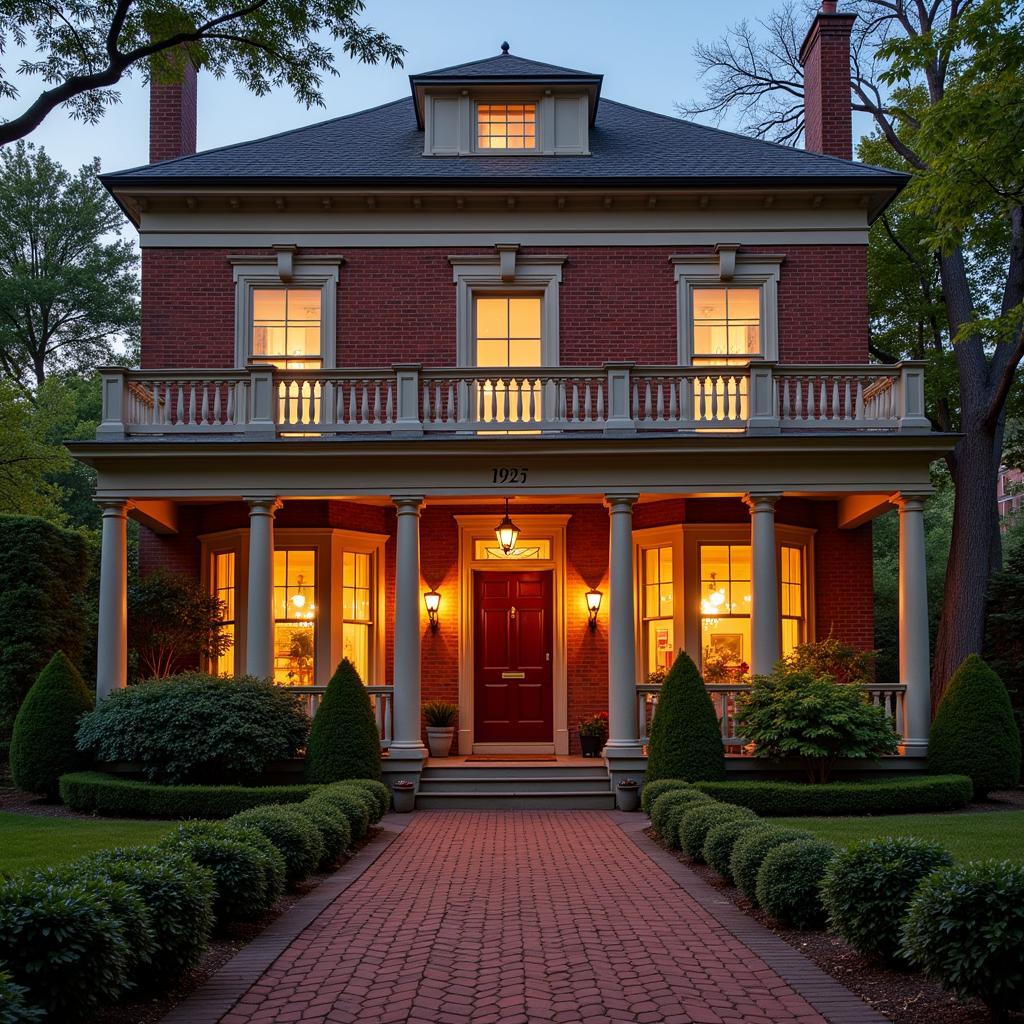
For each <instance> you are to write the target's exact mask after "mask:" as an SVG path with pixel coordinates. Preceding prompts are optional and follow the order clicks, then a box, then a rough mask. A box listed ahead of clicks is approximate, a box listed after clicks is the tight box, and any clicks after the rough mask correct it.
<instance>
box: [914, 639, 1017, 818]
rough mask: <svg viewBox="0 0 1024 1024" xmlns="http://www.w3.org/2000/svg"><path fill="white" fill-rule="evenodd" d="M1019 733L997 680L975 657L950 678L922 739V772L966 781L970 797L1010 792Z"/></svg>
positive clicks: (1014, 776)
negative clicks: (970, 787)
mask: <svg viewBox="0 0 1024 1024" xmlns="http://www.w3.org/2000/svg"><path fill="white" fill-rule="evenodd" d="M1020 757H1021V752H1020V733H1019V732H1018V731H1017V723H1016V722H1015V721H1014V718H1013V707H1012V706H1011V704H1010V697H1009V695H1008V694H1007V692H1006V687H1005V686H1003V683H1002V680H1001V679H1000V678H999V676H997V675H996V674H995V672H993V671H992V669H990V668H989V667H988V665H986V664H985V662H984V661H982V660H981V658H979V657H978V655H976V654H971V655H968V657H967V658H966V659H965V660H964V662H963V664H962V665H961V666H960V667H959V668H958V669H957V670H956V672H954V673H953V678H952V679H951V680H950V681H949V686H948V687H947V688H946V692H945V693H944V694H943V697H942V700H941V701H939V707H938V710H937V711H936V712H935V720H934V721H933V722H932V728H931V733H930V734H929V736H928V767H929V768H930V769H931V770H932V771H936V772H956V773H957V774H960V775H967V776H970V779H971V782H972V783H973V785H974V795H975V796H976V797H978V798H979V799H982V798H984V797H985V796H986V795H987V794H988V793H990V792H991V791H992V790H996V789H1013V788H1014V787H1016V785H1017V780H1018V779H1019V778H1020Z"/></svg>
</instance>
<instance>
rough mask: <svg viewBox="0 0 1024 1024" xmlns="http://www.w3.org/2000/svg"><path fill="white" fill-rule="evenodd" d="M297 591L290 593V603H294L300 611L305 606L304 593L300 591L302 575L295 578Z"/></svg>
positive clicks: (301, 588) (301, 589)
mask: <svg viewBox="0 0 1024 1024" xmlns="http://www.w3.org/2000/svg"><path fill="white" fill-rule="evenodd" d="M297 586H298V588H299V589H298V591H297V592H296V593H294V594H292V604H293V605H295V607H296V608H298V609H299V610H300V611H301V610H302V609H303V608H305V607H306V595H305V594H304V593H303V592H302V591H303V586H302V576H301V575H300V576H299V578H298V580H297Z"/></svg>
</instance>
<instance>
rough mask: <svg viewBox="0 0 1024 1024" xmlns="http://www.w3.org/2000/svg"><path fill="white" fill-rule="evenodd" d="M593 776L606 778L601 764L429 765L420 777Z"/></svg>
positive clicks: (552, 777) (606, 772)
mask: <svg viewBox="0 0 1024 1024" xmlns="http://www.w3.org/2000/svg"><path fill="white" fill-rule="evenodd" d="M538 777H539V778H545V779H559V778H561V779H565V778H569V779H572V778H584V777H586V778H592V779H607V778H608V769H607V768H605V766H604V764H603V763H600V764H596V765H594V766H593V767H591V766H590V765H559V764H522V765H519V764H501V763H500V762H498V763H486V764H466V763H465V762H462V763H460V764H459V765H453V766H440V765H433V764H428V765H427V767H426V768H424V769H423V774H422V775H421V776H420V780H421V781H422V780H424V779H494V778H503V779H523V778H530V779H532V778H538Z"/></svg>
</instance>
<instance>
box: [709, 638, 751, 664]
mask: <svg viewBox="0 0 1024 1024" xmlns="http://www.w3.org/2000/svg"><path fill="white" fill-rule="evenodd" d="M710 647H711V649H712V650H713V651H715V652H716V653H718V654H720V655H721V656H722V657H723V658H725V659H726V660H727V661H728V662H729V663H730V664H733V665H737V664H739V663H740V662H741V661H743V634H742V633H712V634H711V644H710Z"/></svg>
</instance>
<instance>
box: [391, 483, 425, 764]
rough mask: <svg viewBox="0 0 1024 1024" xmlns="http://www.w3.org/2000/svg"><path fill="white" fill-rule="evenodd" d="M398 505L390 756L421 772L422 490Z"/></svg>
mask: <svg viewBox="0 0 1024 1024" xmlns="http://www.w3.org/2000/svg"><path fill="white" fill-rule="evenodd" d="M391 500H392V501H393V502H394V503H395V507H396V508H397V509H398V530H397V533H398V536H397V542H396V552H395V672H394V695H393V698H392V699H393V702H394V703H393V707H392V720H393V728H392V740H391V747H390V751H389V757H388V760H389V761H392V762H395V761H403V762H405V765H406V770H408V771H411V772H417V773H418V772H419V770H420V766H421V764H422V762H423V761H424V760H425V758H426V756H427V751H426V748H425V747H424V746H423V743H422V741H421V740H420V505H421V504H422V503H423V495H421V494H399V495H392V497H391Z"/></svg>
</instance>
